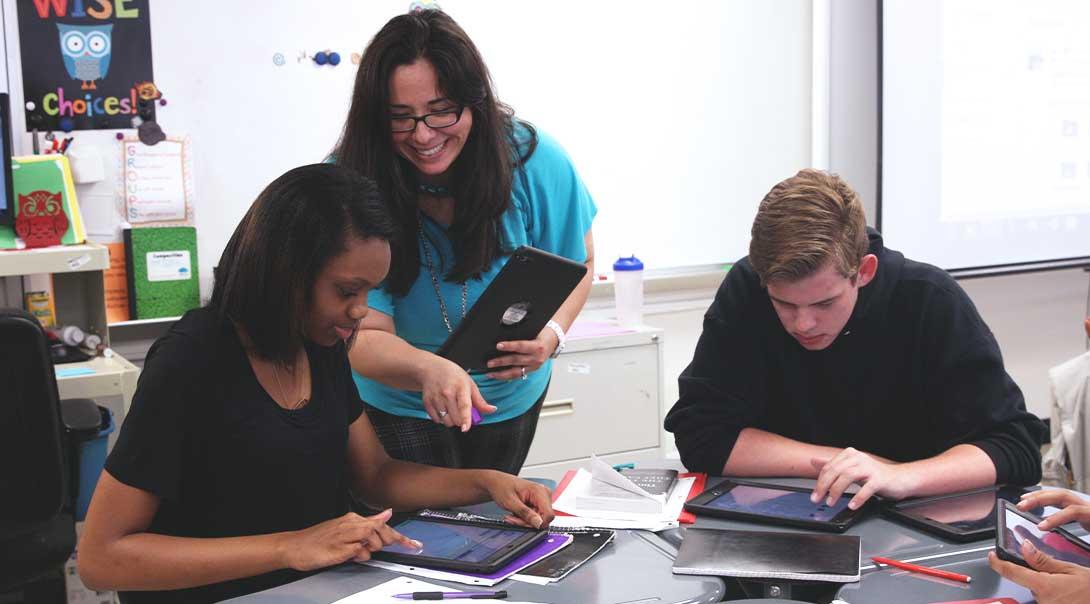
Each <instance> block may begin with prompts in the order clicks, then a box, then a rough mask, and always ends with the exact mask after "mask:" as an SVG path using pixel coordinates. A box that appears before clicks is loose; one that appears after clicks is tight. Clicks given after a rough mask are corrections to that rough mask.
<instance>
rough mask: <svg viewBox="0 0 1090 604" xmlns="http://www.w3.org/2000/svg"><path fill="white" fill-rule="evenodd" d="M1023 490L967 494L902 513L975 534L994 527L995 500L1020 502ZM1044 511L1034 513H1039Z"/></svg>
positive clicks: (1006, 489)
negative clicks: (974, 532) (977, 531)
mask: <svg viewBox="0 0 1090 604" xmlns="http://www.w3.org/2000/svg"><path fill="white" fill-rule="evenodd" d="M1022 493H1023V490H1022V489H1020V488H1016V487H1015V488H1012V487H1004V488H1000V489H998V490H992V489H989V490H987V491H980V492H977V493H967V494H965V495H962V496H959V497H944V498H942V499H937V500H935V501H930V502H927V503H921V504H919V505H906V506H904V507H902V508H900V511H901V512H902V513H904V514H907V515H909V516H915V517H917V518H925V519H927V520H931V521H932V522H939V523H942V524H946V525H949V526H951V527H953V528H956V529H959V530H962V531H966V532H968V531H976V530H982V529H990V528H995V505H996V499H997V498H998V499H1002V500H1006V501H1009V502H1011V503H1018V501H1019V499H1020V497H1021V495H1022ZM1040 512H1041V510H1032V511H1031V513H1033V514H1040Z"/></svg>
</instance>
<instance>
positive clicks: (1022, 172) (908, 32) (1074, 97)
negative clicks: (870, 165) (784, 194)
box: [878, 0, 1090, 271]
mask: <svg viewBox="0 0 1090 604" xmlns="http://www.w3.org/2000/svg"><path fill="white" fill-rule="evenodd" d="M1087 23H1090V2H1085V1H1084V0H1045V1H1035V2H1022V1H1009V0H1008V1H998V0H958V1H957V2H943V1H941V0H911V1H909V0H885V2H884V3H883V5H882V42H881V44H882V76H881V78H882V81H881V87H882V88H881V95H882V134H881V140H882V149H881V153H882V160H881V194H880V195H881V196H880V199H879V211H878V214H879V228H881V229H882V231H883V233H884V234H885V236H886V239H887V242H888V244H889V245H890V246H891V247H893V248H895V249H898V250H901V251H903V252H904V253H905V255H907V256H909V257H911V258H913V259H917V260H922V261H925V262H929V263H932V264H936V265H938V266H941V267H943V268H945V269H947V270H954V271H957V270H959V269H975V268H982V267H1005V268H1008V269H1017V268H1018V267H1019V266H1023V267H1024V268H1032V267H1051V266H1057V267H1058V266H1069V265H1072V264H1079V263H1083V262H1084V261H1085V260H1086V259H1087V257H1090V35H1087V33H1086V24H1087ZM1080 259H1081V260H1080Z"/></svg>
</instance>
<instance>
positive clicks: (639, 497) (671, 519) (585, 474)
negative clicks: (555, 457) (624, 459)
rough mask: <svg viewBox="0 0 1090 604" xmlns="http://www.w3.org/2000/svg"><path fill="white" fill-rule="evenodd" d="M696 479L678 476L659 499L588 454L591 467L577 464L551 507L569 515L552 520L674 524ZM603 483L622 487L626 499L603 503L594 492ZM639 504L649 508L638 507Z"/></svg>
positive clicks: (653, 526) (655, 526) (620, 525)
mask: <svg viewBox="0 0 1090 604" xmlns="http://www.w3.org/2000/svg"><path fill="white" fill-rule="evenodd" d="M695 480H696V479H695V478H681V479H679V480H678V481H677V484H676V485H675V486H674V489H673V491H671V492H670V494H669V496H667V497H665V498H664V500H662V501H661V503H660V500H659V499H658V498H656V497H655V496H654V495H651V494H650V493H647V492H646V491H644V490H643V489H641V488H640V487H638V486H636V485H635V484H633V483H632V481H630V480H628V479H627V478H625V477H624V476H622V475H621V473H620V472H617V471H616V470H614V469H613V468H612V467H610V465H609V464H607V463H605V462H604V461H602V460H601V459H598V458H597V457H591V460H590V470H589V471H588V470H586V469H584V468H579V470H578V471H577V472H576V474H575V476H574V477H573V478H572V480H571V482H569V483H568V486H567V487H566V488H565V489H564V492H563V493H561V494H560V497H559V498H557V500H556V501H555V502H554V503H553V509H556V510H559V511H561V512H564V513H566V514H571V516H557V517H556V519H555V520H553V523H552V524H553V526H558V527H580V526H594V527H601V528H611V529H642V530H650V531H661V530H665V529H667V528H672V527H676V526H677V524H678V523H677V517H678V515H679V514H680V513H681V511H682V510H683V509H684V507H685V500H686V498H687V496H688V494H689V490H690V489H691V488H692V486H693V482H694V481H695ZM596 483H597V485H596ZM603 487H608V488H609V489H611V490H612V492H617V491H624V492H625V493H626V494H627V495H628V499H627V501H628V502H629V503H628V504H623V505H620V506H617V507H616V508H613V509H609V506H608V505H605V504H606V503H607V502H606V501H605V500H604V499H603V498H602V497H601V496H599V495H595V494H594V493H602V492H603V491H604V490H605V489H604V488H603ZM644 501H646V502H647V503H644ZM631 502H636V503H631ZM639 508H645V509H651V510H652V511H639ZM656 510H657V511H656Z"/></svg>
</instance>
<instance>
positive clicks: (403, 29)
mask: <svg viewBox="0 0 1090 604" xmlns="http://www.w3.org/2000/svg"><path fill="white" fill-rule="evenodd" d="M418 59H427V60H428V62H430V63H431V64H432V65H433V66H434V67H435V71H436V74H437V77H438V79H439V88H440V90H442V91H443V93H444V94H445V95H446V96H447V97H448V98H449V99H450V100H451V101H453V102H455V103H458V104H461V105H465V106H466V108H467V109H468V110H470V111H472V112H473V129H472V130H471V131H470V134H469V137H468V138H467V140H466V143H465V146H464V147H463V148H462V151H461V153H460V154H459V155H458V158H457V159H456V160H455V162H454V163H453V164H452V166H451V171H452V174H451V179H450V190H451V195H452V196H453V197H454V199H455V200H456V203H455V205H454V222H453V224H451V227H450V231H449V232H450V236H451V241H452V243H453V245H454V254H455V258H454V266H453V268H452V269H451V271H450V272H449V275H448V277H447V280H449V281H453V282H462V281H465V280H467V279H470V278H472V277H476V276H479V275H480V274H481V272H483V271H484V270H485V269H486V268H488V266H489V265H490V264H491V263H492V262H493V261H494V260H495V259H496V258H499V257H500V256H501V255H502V253H503V250H502V249H501V246H502V242H501V241H500V217H501V216H502V215H503V213H504V211H506V210H507V208H508V207H509V206H510V204H511V181H512V178H513V177H514V171H515V169H516V168H518V167H519V166H520V165H521V164H522V163H523V162H525V161H526V160H527V159H528V158H529V157H530V155H531V154H533V152H534V149H535V147H536V146H537V133H536V131H535V130H534V128H533V126H531V125H530V124H528V123H526V122H522V121H521V120H519V123H521V124H522V125H523V126H524V127H526V128H527V131H528V133H529V139H528V141H521V142H520V141H517V140H516V139H515V122H516V120H515V117H514V111H513V110H512V109H511V108H510V107H508V106H507V105H504V104H503V103H501V102H500V101H499V99H497V98H496V94H495V92H494V90H493V87H492V79H491V77H490V76H489V74H488V68H487V67H486V66H485V64H484V61H483V60H482V59H481V55H480V53H479V52H477V47H476V46H474V45H473V42H472V40H470V39H469V36H468V35H466V33H465V31H464V30H462V28H461V27H460V26H459V25H458V24H457V23H455V22H454V20H453V19H451V18H450V16H448V15H447V14H446V13H444V12H442V11H439V10H423V11H417V12H413V13H409V14H406V15H400V16H398V17H394V18H393V19H391V20H390V21H389V22H388V23H387V24H386V25H385V26H384V27H383V28H382V29H381V30H379V32H378V33H377V34H375V37H374V38H373V39H372V40H371V42H370V43H369V44H368V45H367V48H366V49H365V50H364V53H363V57H362V58H361V60H360V66H359V71H358V72H357V73H356V84H355V89H354V90H353V92H352V107H351V108H350V109H349V110H348V119H347V120H346V121H345V125H344V130H343V131H342V132H341V138H340V141H339V142H338V143H337V147H336V148H335V149H334V151H333V156H334V158H335V161H336V162H337V163H338V164H341V165H343V166H347V167H349V168H353V169H355V170H357V171H359V172H360V173H361V174H363V175H365V176H368V177H370V178H374V179H375V181H377V182H378V185H379V188H380V189H381V190H382V191H383V193H384V194H385V195H386V197H387V200H388V202H389V203H390V206H391V209H392V211H393V213H394V217H395V219H396V220H397V223H398V227H399V230H400V238H399V240H400V245H398V246H397V247H396V248H395V250H394V253H393V260H392V264H391V267H390V275H389V277H388V278H387V281H386V285H387V288H388V290H389V291H390V292H391V293H393V294H394V295H399V296H403V295H405V294H406V293H407V292H408V290H409V287H411V286H412V284H413V282H414V281H416V278H417V276H418V275H419V272H420V249H419V246H418V245H417V230H418V229H419V224H420V216H419V214H418V209H417V203H416V195H417V193H416V190H417V176H416V171H415V169H414V168H413V166H412V164H411V163H409V162H408V161H407V160H405V159H404V158H402V157H401V156H400V155H398V154H397V152H396V151H395V150H394V146H393V140H392V135H391V132H390V106H389V100H390V76H391V75H392V74H393V72H394V70H395V69H396V68H398V67H400V66H402V65H409V64H412V63H413V62H415V61H416V60H418Z"/></svg>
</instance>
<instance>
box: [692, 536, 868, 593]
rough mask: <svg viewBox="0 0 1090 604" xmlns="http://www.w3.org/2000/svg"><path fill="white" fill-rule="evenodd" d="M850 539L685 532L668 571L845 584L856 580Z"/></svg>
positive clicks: (855, 545)
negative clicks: (672, 566)
mask: <svg viewBox="0 0 1090 604" xmlns="http://www.w3.org/2000/svg"><path fill="white" fill-rule="evenodd" d="M859 556H860V541H859V537H857V536H855V535H821V534H814V533H780V532H771V531H735V530H716V529H698V528H690V529H687V530H686V531H685V540H684V541H682V542H681V548H680V550H679V551H678V555H677V559H676V560H674V573H675V574H684V575H710V576H719V577H739V578H748V579H789V580H799V581H829V582H834V583H851V582H853V581H858V580H859Z"/></svg>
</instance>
